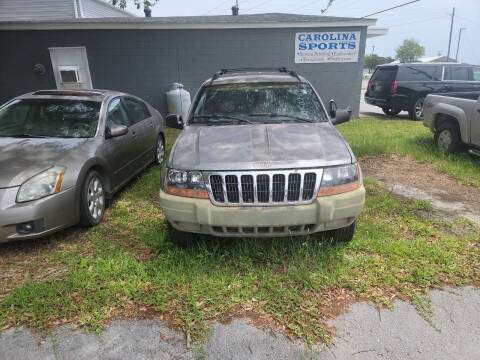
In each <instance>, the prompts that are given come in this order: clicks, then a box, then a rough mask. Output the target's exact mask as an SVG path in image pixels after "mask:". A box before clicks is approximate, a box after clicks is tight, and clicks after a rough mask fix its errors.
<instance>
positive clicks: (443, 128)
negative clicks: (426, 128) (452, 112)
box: [435, 123, 462, 153]
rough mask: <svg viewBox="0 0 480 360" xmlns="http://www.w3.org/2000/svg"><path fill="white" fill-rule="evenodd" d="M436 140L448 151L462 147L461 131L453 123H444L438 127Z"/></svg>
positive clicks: (441, 147) (458, 149) (439, 145)
mask: <svg viewBox="0 0 480 360" xmlns="http://www.w3.org/2000/svg"><path fill="white" fill-rule="evenodd" d="M435 142H436V143H437V145H438V147H439V148H440V149H442V150H443V151H444V152H446V153H455V152H458V151H460V150H461V148H462V140H461V138H460V132H459V131H458V128H457V127H456V126H455V125H454V124H452V123H444V124H442V125H440V126H439V127H438V129H437V131H436V133H435Z"/></svg>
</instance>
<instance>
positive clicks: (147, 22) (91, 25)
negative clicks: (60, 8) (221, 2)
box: [0, 17, 377, 30]
mask: <svg viewBox="0 0 480 360" xmlns="http://www.w3.org/2000/svg"><path fill="white" fill-rule="evenodd" d="M193 18H194V17H193ZM112 19H113V20H112ZM125 19H128V21H122V20H125ZM192 20H194V19H192ZM376 22H377V20H376V19H351V20H350V19H349V20H329V21H292V22H284V21H262V22H255V21H245V22H221V21H217V22H215V21H211V22H198V21H197V22H196V21H191V22H185V23H178V22H165V21H160V20H157V21H155V18H148V19H146V18H141V17H135V18H133V17H129V18H112V17H106V18H90V19H89V18H84V19H68V20H37V21H35V20H18V21H0V30H80V29H88V30H92V29H243V28H309V27H339V26H341V27H357V26H373V25H375V24H376Z"/></svg>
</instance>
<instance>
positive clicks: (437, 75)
mask: <svg viewBox="0 0 480 360" xmlns="http://www.w3.org/2000/svg"><path fill="white" fill-rule="evenodd" d="M441 79H442V67H441V66H401V67H400V69H399V71H398V80H399V81H440V80H441Z"/></svg>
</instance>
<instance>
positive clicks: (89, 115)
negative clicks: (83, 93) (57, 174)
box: [0, 99, 100, 138]
mask: <svg viewBox="0 0 480 360" xmlns="http://www.w3.org/2000/svg"><path fill="white" fill-rule="evenodd" d="M99 113H100V103H99V102H95V101H77V100H60V99H25V100H14V101H12V102H10V103H8V104H6V105H5V106H3V107H2V108H0V136H3V137H23V138H28V137H32V138H36V137H60V138H88V137H93V136H95V133H96V131H97V124H98V117H99Z"/></svg>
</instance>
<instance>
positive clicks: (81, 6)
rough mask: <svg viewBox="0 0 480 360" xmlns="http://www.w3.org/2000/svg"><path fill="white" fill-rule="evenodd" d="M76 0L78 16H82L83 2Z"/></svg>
mask: <svg viewBox="0 0 480 360" xmlns="http://www.w3.org/2000/svg"><path fill="white" fill-rule="evenodd" d="M77 1H78V12H79V13H80V18H83V14H84V12H83V4H82V0H77Z"/></svg>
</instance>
